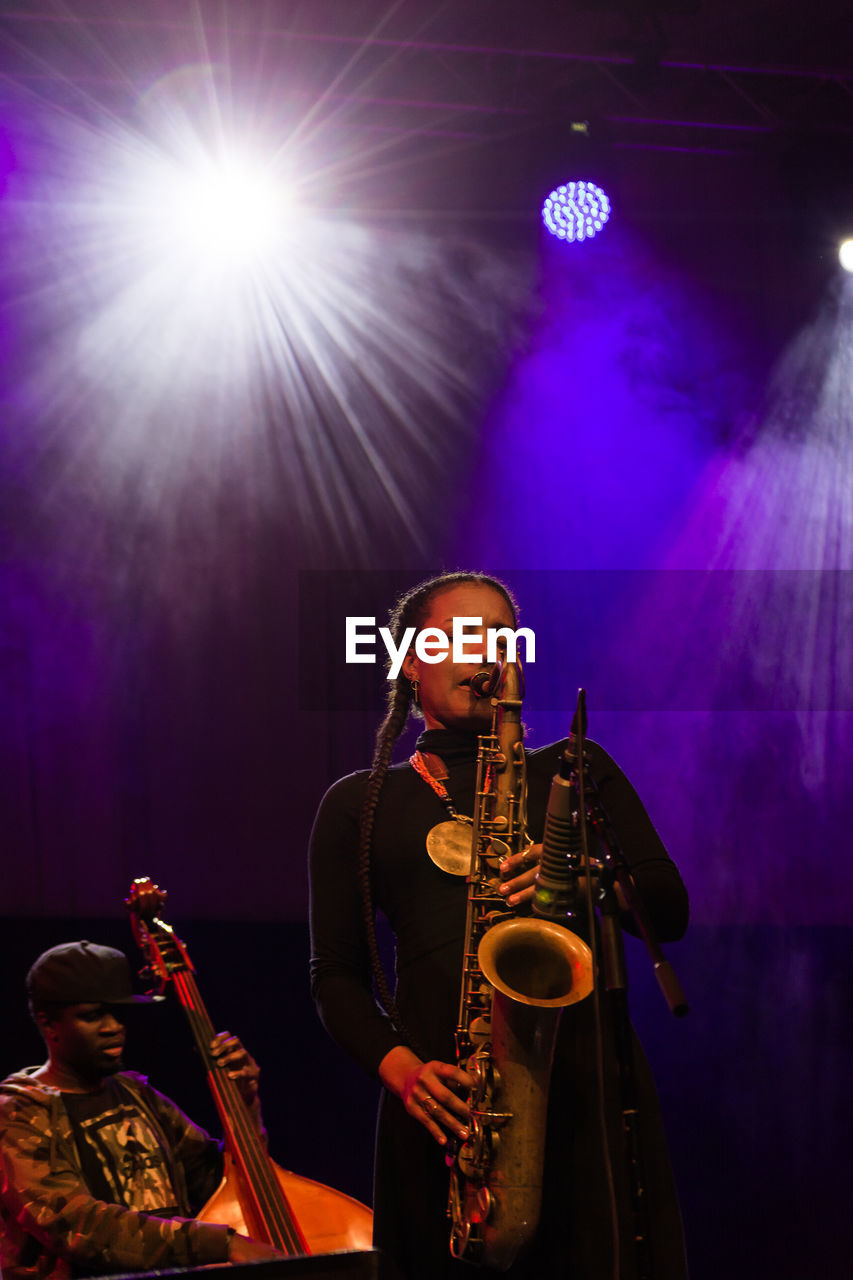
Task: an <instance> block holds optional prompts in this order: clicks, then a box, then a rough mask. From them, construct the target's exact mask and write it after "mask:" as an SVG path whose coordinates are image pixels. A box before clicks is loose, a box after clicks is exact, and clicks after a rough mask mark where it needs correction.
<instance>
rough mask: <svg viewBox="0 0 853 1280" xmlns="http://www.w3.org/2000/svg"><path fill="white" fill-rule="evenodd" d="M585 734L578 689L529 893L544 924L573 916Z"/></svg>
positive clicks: (583, 692)
mask: <svg viewBox="0 0 853 1280" xmlns="http://www.w3.org/2000/svg"><path fill="white" fill-rule="evenodd" d="M585 732H586V690H585V689H579V690H578V703H577V708H576V710H575V714H574V717H573V719H572V727H571V732H570V734H569V742H568V746H567V747H566V750H565V751H564V752H563V754H562V756H561V757H560V767H559V770H558V772H557V773H555V774H554V777H553V780H552V782H551V793H550V795H549V796H548V809H547V812H546V814H545V832H544V834H543V836H542V860H541V862H540V863H539V872H538V875H537V877H536V888H535V889H534V892H533V903H532V910H533V914H534V915H535V916H539V917H540V919H544V920H556V921H558V922H560V921H563V920H565V919H566V918H567V917H568V916H573V915H574V913H575V904H576V902H577V896H578V870H579V868H580V863H581V853H582V841H581V829H580V822H581V815H580V795H579V791H578V785H577V771H578V769H582V768H583V739H584V734H585Z"/></svg>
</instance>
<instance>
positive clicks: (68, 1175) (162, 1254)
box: [0, 942, 279, 1280]
mask: <svg viewBox="0 0 853 1280" xmlns="http://www.w3.org/2000/svg"><path fill="white" fill-rule="evenodd" d="M27 990H28V994H29V1001H30V1010H31V1012H32V1016H33V1019H34V1021H35V1022H36V1024H37V1026H38V1028H39V1030H40V1031H41V1033H42V1035H43V1037H44V1040H45V1043H46V1046H47V1054H48V1056H47V1061H46V1062H44V1063H43V1064H42V1066H40V1067H28V1068H26V1069H24V1070H23V1071H18V1072H16V1073H15V1074H14V1075H11V1076H8V1077H7V1078H6V1079H5V1080H4V1081H3V1082H2V1083H0V1270H2V1275H3V1278H4V1280H23V1277H34V1278H37V1280H60V1278H64V1277H69V1276H75V1277H76V1276H87V1275H94V1274H99V1273H100V1274H104V1273H108V1272H126V1271H147V1270H152V1269H155V1268H157V1269H159V1268H165V1267H187V1266H198V1265H203V1264H205V1263H214V1262H252V1261H257V1260H260V1259H262V1258H271V1257H277V1256H279V1254H278V1252H277V1250H275V1249H274V1248H272V1247H271V1246H270V1245H268V1244H265V1243H262V1242H260V1241H256V1240H251V1239H249V1238H248V1237H247V1236H243V1235H239V1234H237V1233H236V1232H235V1231H234V1230H232V1229H231V1228H230V1227H227V1226H225V1225H218V1224H214V1223H207V1222H199V1221H196V1220H194V1218H193V1214H194V1213H197V1212H198V1211H199V1210H200V1209H201V1207H202V1205H204V1204H205V1202H206V1201H207V1200H208V1199H209V1198H210V1196H211V1194H212V1193H213V1192H214V1191H215V1190H216V1187H217V1186H218V1184H219V1182H220V1180H221V1178H222V1170H223V1158H222V1152H221V1149H220V1147H219V1145H218V1144H217V1143H216V1142H214V1141H213V1140H212V1139H211V1138H210V1137H209V1136H208V1135H207V1134H206V1133H205V1132H204V1131H203V1130H202V1129H200V1128H198V1126H197V1125H194V1124H193V1123H192V1121H191V1120H189V1119H188V1118H187V1117H186V1116H185V1115H184V1114H183V1113H182V1112H181V1111H180V1110H179V1109H178V1108H177V1107H176V1106H175V1104H174V1103H173V1102H170V1101H169V1099H168V1098H166V1097H164V1096H163V1095H162V1094H160V1093H158V1092H157V1091H156V1090H155V1089H153V1088H152V1087H151V1086H150V1085H149V1084H148V1082H147V1080H146V1079H145V1077H144V1076H141V1075H138V1074H137V1073H135V1072H131V1071H125V1070H124V1069H123V1062H122V1055H123V1051H124V1043H125V1020H126V1013H127V1009H128V1006H130V1005H132V1004H139V1003H148V1002H150V1000H151V998H150V997H145V996H135V995H133V993H132V989H131V979H130V968H129V965H128V962H127V960H126V958H125V956H124V955H123V954H122V953H121V952H120V951H116V950H114V949H113V948H112V947H102V946H98V945H96V944H94V943H91V942H70V943H65V944H63V945H61V946H58V947H53V948H51V950H49V951H46V952H45V953H44V954H43V955H41V956H39V958H38V959H37V960H36V962H35V964H34V965H33V966H32V968H31V969H30V972H29V974H28V975H27ZM211 1054H212V1056H213V1058H214V1059H215V1061H216V1062H217V1063H218V1065H219V1067H220V1068H221V1069H222V1070H224V1071H227V1072H228V1074H229V1076H230V1077H231V1078H232V1079H233V1080H234V1081H235V1082H236V1084H237V1086H238V1088H239V1090H240V1093H241V1095H242V1096H243V1098H244V1100H245V1102H246V1104H247V1107H248V1108H249V1113H250V1115H251V1117H252V1122H253V1123H254V1124H255V1126H256V1127H257V1129H258V1130H259V1132H260V1133H263V1126H262V1121H261V1110H260V1101H259V1097H258V1074H259V1072H258V1067H257V1065H256V1064H255V1062H254V1061H253V1059H252V1058H251V1057H250V1055H249V1054H248V1053H247V1051H246V1050H245V1049H244V1047H243V1045H242V1044H241V1043H240V1041H239V1040H238V1039H237V1038H236V1036H230V1035H229V1034H228V1033H227V1032H222V1033H220V1034H219V1035H217V1036H216V1037H215V1039H214V1040H213V1042H212V1044H211Z"/></svg>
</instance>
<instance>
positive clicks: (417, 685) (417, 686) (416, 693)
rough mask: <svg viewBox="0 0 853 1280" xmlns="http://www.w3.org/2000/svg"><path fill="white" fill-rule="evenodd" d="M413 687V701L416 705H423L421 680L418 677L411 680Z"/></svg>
mask: <svg viewBox="0 0 853 1280" xmlns="http://www.w3.org/2000/svg"><path fill="white" fill-rule="evenodd" d="M409 684H410V685H411V688H412V701H413V702H414V704H415V706H416V707H419V706H420V705H421V682H420V680H418V679H417V678H416V677H415V678H413V679H412V680H410V681H409Z"/></svg>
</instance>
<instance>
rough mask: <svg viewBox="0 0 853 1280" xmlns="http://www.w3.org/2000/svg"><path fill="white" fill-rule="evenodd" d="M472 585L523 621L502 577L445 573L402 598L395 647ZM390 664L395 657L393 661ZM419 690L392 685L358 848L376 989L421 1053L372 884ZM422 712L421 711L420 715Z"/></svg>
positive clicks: (404, 683)
mask: <svg viewBox="0 0 853 1280" xmlns="http://www.w3.org/2000/svg"><path fill="white" fill-rule="evenodd" d="M466 582H472V583H477V584H478V585H482V586H487V587H492V588H493V589H494V590H495V591H497V592H499V593H500V594H501V595H502V596H503V597H504V599H505V600H506V601H507V603H508V605H509V607H510V611H511V612H512V615H513V619H515V618H517V616H518V606H517V604H516V602H515V599H514V598H513V595H512V593H511V592H510V591H509V589H508V588H507V587H506V586H504V584H503V583H502V582H499V581H498V579H497V578H491V577H489V576H488V575H487V574H482V573H463V572H456V573H443V574H440V575H439V576H438V577H436V578H429V579H428V580H427V581H426V582H422V583H420V584H419V585H418V586H416V587H414V588H413V589H412V590H411V591H409V592H407V593H406V594H405V595H404V596H401V597H400V599H399V600H398V601H397V604H396V605H395V607H394V609H393V610H392V612H391V615H390V617H389V619H388V626H389V630H390V632H391V635H392V636H393V638H394V642H395V644H399V643H400V637H401V636H402V635H403V634H404V633H405V631H406V628H407V627H410V626H413V625H414V626H415V627H418V626H420V624H421V622H422V621H423V619H424V617H425V615H426V612H427V609H428V608H429V604H430V601H431V600H432V597H433V596H434V595H437V594H438V593H439V592H441V591H446V590H447V589H448V588H449V587H455V586H457V585H459V584H460V583H466ZM389 663H390V658H389ZM412 703H413V691H412V686H411V685H410V683H409V681H408V679H407V678H406V677H405V676H404V675H403V674H402V672H401V673H400V675H398V676H397V678H396V680H394V681H393V683H392V684H391V689H390V691H389V694H388V710H387V712H386V715H385V719H384V720H383V721H382V724H381V725H380V726H379V730H378V732H377V735H376V748H375V750H374V753H373V764H372V767H371V770H370V774H369V776H368V779H367V786H366V789H365V793H364V801H363V803H362V807H361V826H360V830H359V845H358V883H359V889H360V891H361V905H362V912H363V915H364V928H365V933H366V935H367V948H368V953H369V955H370V966H371V969H372V970H373V979H374V982H375V983H376V990H377V992H378V994H379V999H380V1000H381V1002H382V1006H383V1008H384V1009H385V1012H386V1013H387V1014H388V1017H389V1018H390V1019H391V1021H392V1022H393V1024H394V1026H395V1027H396V1029H397V1031H398V1032H399V1033H400V1034H401V1035H403V1036H405V1038H406V1039H407V1040H408V1041H409V1043H410V1045H411V1047H412V1048H413V1049H414V1050H415V1051H416V1052H418V1053H419V1056H421V1057H423V1056H424V1055H423V1054H422V1053H420V1051H419V1049H418V1046H417V1045H416V1044H415V1043H413V1040H412V1037H411V1036H410V1035H409V1034H408V1033H407V1032H406V1030H405V1027H404V1026H403V1023H402V1019H401V1018H400V1013H399V1010H398V1009H397V1005H396V1003H395V1001H394V997H393V996H392V994H391V989H390V987H389V985H388V978H387V976H386V974H385V970H384V969H383V968H382V960H381V958H380V955H379V944H378V942H377V939H376V912H375V909H374V902H373V888H372V884H371V850H372V845H373V829H374V825H375V821H376V810H377V808H378V806H379V800H380V796H381V793H382V788H383V786H384V784H385V778H386V776H387V773H388V769H389V766H390V764H391V754H392V752H393V750H394V743H395V742H396V741H397V739H398V738H399V736H400V734H401V733H402V732H403V729H404V728H405V725H406V721H407V720H408V718H409V712H410V711H411V710H412ZM416 713H417V712H416Z"/></svg>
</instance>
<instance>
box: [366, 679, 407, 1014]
mask: <svg viewBox="0 0 853 1280" xmlns="http://www.w3.org/2000/svg"><path fill="white" fill-rule="evenodd" d="M391 698H392V701H391V706H390V707H389V708H388V713H387V715H386V716H385V719H384V720H383V721H382V724H381V725H380V727H379V732H378V734H377V735H376V749H375V751H374V753H373V767H372V768H371V770H370V776H369V777H368V779H367V787H366V789H365V792H364V802H363V804H362V807H361V828H360V831H359V843H358V885H359V889H360V891H361V909H362V913H363V915H364V928H365V933H366V934H367V949H368V952H369V954H370V967H371V969H372V970H373V979H374V982H375V983H376V990H377V991H378V992H379V998H380V1000H381V1001H382V1005H383V1008H384V1009H385V1012H386V1013H387V1014H388V1017H389V1018H390V1019H391V1021H392V1022H393V1023H394V1026H395V1027H396V1028H397V1030H398V1031H400V1030H401V1019H400V1014H399V1012H398V1010H397V1006H396V1004H395V1002H394V997H393V996H392V995H391V989H390V987H389V986H388V979H387V977H386V976H385V970H384V969H383V968H382V960H381V958H380V955H379V943H378V942H377V940H376V912H375V910H374V906H373V889H372V886H371V881H370V848H371V844H372V841H373V826H374V822H375V819H376V809H377V806H378V804H379V795H380V792H381V791H382V786H383V784H384V782H385V775H386V774H387V772H388V766H389V765H390V763H391V752H392V751H393V749H394V743H395V742H396V741H397V739H398V738H399V736H400V734H401V733H402V732H403V727H404V725H405V723H406V721H407V720H408V718H409V706H410V704H411V701H412V691H411V687H410V686H409V683H408V681H407V680H406V679H405V678H401V677H398V678H397V679H396V680H395V681H394V689H393V691H392V695H391Z"/></svg>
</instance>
